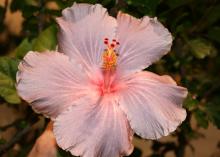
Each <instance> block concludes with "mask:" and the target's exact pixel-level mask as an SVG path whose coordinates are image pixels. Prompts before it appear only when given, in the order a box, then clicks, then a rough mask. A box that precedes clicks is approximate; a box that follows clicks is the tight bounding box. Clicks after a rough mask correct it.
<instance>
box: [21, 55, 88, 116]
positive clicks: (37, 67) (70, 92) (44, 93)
mask: <svg viewBox="0 0 220 157" xmlns="http://www.w3.org/2000/svg"><path fill="white" fill-rule="evenodd" d="M18 68H19V71H18V73H17V90H18V93H19V95H20V96H21V97H22V98H23V99H24V100H26V101H27V102H28V103H31V106H32V107H33V109H34V110H35V111H36V112H39V113H42V114H45V116H49V117H51V118H55V117H56V116H57V115H58V114H59V113H61V112H62V111H64V110H65V109H66V108H67V107H68V106H70V105H72V104H73V102H74V101H75V100H77V99H78V98H79V97H83V96H84V95H90V94H91V92H90V91H91V89H90V86H89V85H88V81H87V79H86V76H85V74H84V72H83V70H82V69H81V68H80V67H78V66H77V64H75V63H74V62H73V61H72V60H69V58H68V57H67V56H65V55H63V54H61V53H58V52H45V53H37V52H29V53H28V54H27V55H26V56H25V57H24V60H23V61H22V62H21V63H20V64H19V67H18Z"/></svg>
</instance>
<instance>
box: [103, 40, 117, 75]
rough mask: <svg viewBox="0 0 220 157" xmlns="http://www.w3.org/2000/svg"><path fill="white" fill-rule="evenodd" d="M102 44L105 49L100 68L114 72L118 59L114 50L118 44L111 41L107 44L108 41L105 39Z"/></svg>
mask: <svg viewBox="0 0 220 157" xmlns="http://www.w3.org/2000/svg"><path fill="white" fill-rule="evenodd" d="M104 44H105V45H106V49H105V50H104V52H103V55H102V61H103V64H102V68H103V69H104V70H107V71H111V70H115V68H116V65H117V57H118V55H117V53H116V51H115V48H116V46H117V45H119V42H118V41H117V40H115V39H113V40H112V42H111V43H109V39H108V38H105V39H104Z"/></svg>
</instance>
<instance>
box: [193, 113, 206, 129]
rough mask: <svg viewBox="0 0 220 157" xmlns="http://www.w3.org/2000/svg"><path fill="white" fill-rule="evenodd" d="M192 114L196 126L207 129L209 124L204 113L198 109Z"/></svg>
mask: <svg viewBox="0 0 220 157" xmlns="http://www.w3.org/2000/svg"><path fill="white" fill-rule="evenodd" d="M193 113H194V116H195V118H196V121H197V124H198V126H200V127H202V128H204V129H207V128H208V124H209V123H208V119H207V115H206V113H205V112H204V111H202V110H200V109H197V110H195V111H194V112H193Z"/></svg>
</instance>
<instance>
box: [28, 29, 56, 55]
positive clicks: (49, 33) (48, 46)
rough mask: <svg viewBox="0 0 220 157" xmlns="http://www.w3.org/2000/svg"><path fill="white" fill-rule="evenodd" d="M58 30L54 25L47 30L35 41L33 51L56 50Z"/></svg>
mask: <svg viewBox="0 0 220 157" xmlns="http://www.w3.org/2000/svg"><path fill="white" fill-rule="evenodd" d="M56 34H57V28H56V26H55V25H52V26H50V27H48V28H47V29H45V30H44V31H43V32H41V33H40V35H39V36H38V37H37V38H36V39H35V40H34V41H33V46H32V48H33V50H34V51H46V50H54V49H55V48H56V44H57V38H56Z"/></svg>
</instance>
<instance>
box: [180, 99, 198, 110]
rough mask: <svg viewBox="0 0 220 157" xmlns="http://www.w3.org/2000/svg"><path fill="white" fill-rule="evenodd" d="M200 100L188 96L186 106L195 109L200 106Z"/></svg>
mask: <svg viewBox="0 0 220 157" xmlns="http://www.w3.org/2000/svg"><path fill="white" fill-rule="evenodd" d="M198 104H199V102H198V100H196V99H193V98H192V97H190V96H188V97H187V99H186V100H185V101H184V107H185V108H186V109H188V110H189V111H192V110H194V109H195V108H196V107H197V106H198Z"/></svg>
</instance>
